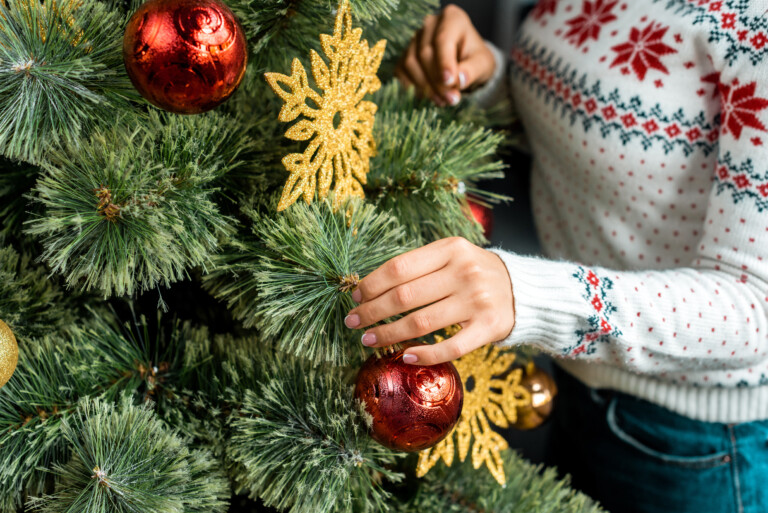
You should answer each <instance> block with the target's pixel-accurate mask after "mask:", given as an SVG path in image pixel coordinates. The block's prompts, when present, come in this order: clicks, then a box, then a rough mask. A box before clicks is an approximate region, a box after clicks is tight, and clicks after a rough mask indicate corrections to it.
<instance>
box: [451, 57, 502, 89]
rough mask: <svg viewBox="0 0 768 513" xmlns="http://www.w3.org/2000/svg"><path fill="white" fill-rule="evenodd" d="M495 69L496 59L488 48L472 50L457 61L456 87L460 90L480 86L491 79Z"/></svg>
mask: <svg viewBox="0 0 768 513" xmlns="http://www.w3.org/2000/svg"><path fill="white" fill-rule="evenodd" d="M495 70H496V60H495V59H494V58H493V54H492V53H491V52H490V50H488V48H487V47H486V48H483V49H482V50H479V51H476V52H473V53H472V54H470V55H469V56H468V57H467V58H466V59H464V60H462V61H459V65H458V84H457V86H458V88H459V90H460V91H464V90H466V89H470V88H472V87H476V86H481V85H483V84H484V83H486V82H487V81H488V80H490V79H491V77H492V76H493V73H494V71H495Z"/></svg>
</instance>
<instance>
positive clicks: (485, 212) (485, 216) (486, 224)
mask: <svg viewBox="0 0 768 513" xmlns="http://www.w3.org/2000/svg"><path fill="white" fill-rule="evenodd" d="M467 203H469V209H470V210H471V211H472V217H473V218H474V219H475V221H477V222H478V223H480V226H482V227H483V236H484V237H485V238H486V239H488V240H490V239H491V233H493V210H491V209H490V208H488V207H486V206H483V205H481V204H479V203H475V202H474V201H472V200H471V199H469V198H467Z"/></svg>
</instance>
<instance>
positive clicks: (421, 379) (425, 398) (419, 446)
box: [355, 342, 464, 452]
mask: <svg viewBox="0 0 768 513" xmlns="http://www.w3.org/2000/svg"><path fill="white" fill-rule="evenodd" d="M415 345H419V344H418V343H417V342H407V343H404V344H401V346H402V348H403V349H400V350H398V351H395V352H393V353H391V354H385V355H383V356H381V357H379V356H377V355H373V356H371V357H370V358H368V360H367V361H366V362H365V363H364V364H363V366H362V367H361V368H360V371H359V372H358V374H357V383H356V385H355V397H356V398H357V399H359V400H361V401H363V402H364V403H365V409H366V411H367V412H368V413H369V414H370V415H371V416H372V417H373V425H372V426H371V437H372V438H373V439H374V440H376V441H377V442H379V443H380V444H381V445H383V446H385V447H389V448H390V449H394V450H396V451H406V452H415V451H421V450H424V449H427V448H429V447H432V446H433V445H435V444H437V443H438V442H440V441H441V440H442V439H443V438H445V437H446V436H448V435H449V434H450V433H451V431H452V430H453V427H454V426H455V425H456V423H457V422H458V421H459V417H460V416H461V406H462V404H463V403H464V386H463V384H462V381H461V377H459V373H458V371H456V367H454V366H453V364H452V363H441V364H438V365H432V366H419V365H409V364H406V363H403V352H404V350H405V349H406V348H408V347H413V346H415Z"/></svg>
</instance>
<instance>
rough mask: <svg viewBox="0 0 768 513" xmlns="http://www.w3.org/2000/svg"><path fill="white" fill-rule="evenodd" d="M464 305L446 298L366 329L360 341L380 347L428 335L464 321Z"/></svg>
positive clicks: (454, 299)
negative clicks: (393, 320)
mask: <svg viewBox="0 0 768 513" xmlns="http://www.w3.org/2000/svg"><path fill="white" fill-rule="evenodd" d="M466 315H467V310H466V307H465V305H464V304H463V303H462V302H461V301H460V300H459V299H456V298H448V299H444V300H442V301H439V302H437V303H434V304H432V305H430V306H427V307H424V308H422V309H420V310H417V311H415V312H413V313H411V314H408V315H406V316H405V317H403V318H402V319H400V320H397V321H395V322H393V323H390V324H383V325H381V326H376V327H375V328H371V329H370V330H368V331H366V332H365V333H364V334H363V336H362V339H361V340H362V342H363V344H365V345H366V346H369V347H382V346H389V345H392V344H396V343H397V342H404V341H406V340H411V339H414V338H418V337H423V336H424V335H429V334H430V333H432V332H433V331H437V330H439V329H441V328H445V327H446V326H450V325H452V324H458V323H461V322H464V321H466V320H467V319H466V318H465V317H466Z"/></svg>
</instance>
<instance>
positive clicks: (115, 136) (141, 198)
mask: <svg viewBox="0 0 768 513" xmlns="http://www.w3.org/2000/svg"><path fill="white" fill-rule="evenodd" d="M133 121H134V120H133V119H132V118H130V119H127V120H121V121H120V122H119V123H118V124H117V126H116V127H114V128H113V129H112V130H110V131H108V132H106V133H103V134H94V135H93V136H92V137H91V138H90V140H89V141H88V142H87V143H83V144H81V145H80V146H79V147H75V146H68V147H66V148H65V149H63V150H56V151H54V152H52V153H51V155H50V162H49V163H46V164H45V165H44V169H45V172H44V173H43V175H42V176H41V178H40V179H39V181H38V183H37V186H36V187H35V196H34V200H35V201H37V202H38V203H40V204H41V206H42V207H43V209H42V212H40V213H39V214H38V215H37V216H36V217H35V218H33V219H32V220H31V221H30V222H29V223H30V224H29V230H28V231H29V233H31V234H33V235H38V236H41V237H42V243H43V253H42V259H43V260H44V261H45V262H46V263H48V264H49V265H50V266H51V268H52V269H53V270H54V271H56V272H60V273H62V274H63V275H64V276H65V279H66V282H67V284H68V285H70V286H78V287H81V288H83V289H86V290H90V289H93V288H95V289H98V290H100V291H101V292H102V293H103V294H104V295H105V296H110V295H123V294H132V293H134V292H138V291H143V290H147V289H150V288H153V287H155V286H158V285H165V286H168V285H170V284H171V283H173V282H174V281H177V280H180V279H182V278H184V277H186V276H187V273H188V270H189V269H190V268H192V267H195V266H205V265H206V264H208V263H209V262H210V259H211V256H212V255H213V254H214V253H215V252H216V251H217V249H218V245H219V238H220V237H223V236H228V235H231V234H232V233H233V232H234V229H233V221H232V220H231V219H229V218H227V217H225V216H224V215H222V214H221V212H220V210H219V207H218V205H217V204H216V203H215V202H214V199H213V196H214V194H215V193H216V191H217V188H216V187H215V181H216V180H217V179H218V178H220V177H221V176H222V175H223V174H225V173H226V172H227V171H228V170H230V169H232V168H233V167H236V166H238V165H239V164H238V163H237V157H238V153H239V152H240V151H243V150H245V149H246V148H247V145H248V144H249V142H248V139H247V138H244V137H243V136H242V135H240V133H239V132H238V125H237V124H236V123H235V122H234V121H233V120H231V119H227V118H225V117H222V116H218V115H216V114H209V115H207V116H201V117H198V118H183V117H181V116H170V115H169V116H165V117H164V119H163V121H162V122H160V119H159V118H157V117H150V122H149V123H147V124H141V125H138V126H137V125H135V124H134V123H132V122H133Z"/></svg>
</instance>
